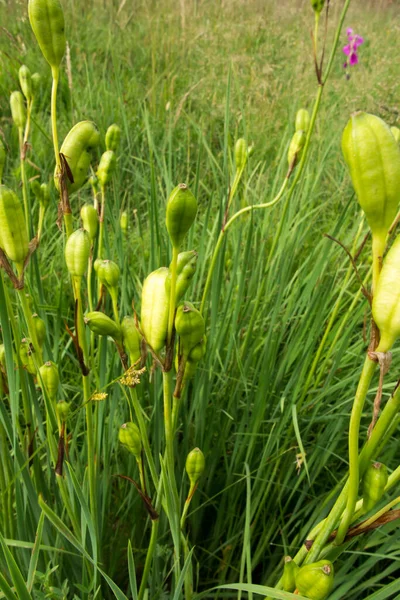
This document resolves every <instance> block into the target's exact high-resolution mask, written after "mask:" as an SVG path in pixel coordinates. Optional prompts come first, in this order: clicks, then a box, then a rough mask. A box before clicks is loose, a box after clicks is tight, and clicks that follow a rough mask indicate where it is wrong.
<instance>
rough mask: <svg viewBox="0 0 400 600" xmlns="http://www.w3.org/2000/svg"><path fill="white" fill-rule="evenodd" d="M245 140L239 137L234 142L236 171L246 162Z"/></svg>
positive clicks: (243, 166) (241, 168) (242, 167)
mask: <svg viewBox="0 0 400 600" xmlns="http://www.w3.org/2000/svg"><path fill="white" fill-rule="evenodd" d="M247 156H248V153H247V142H246V140H245V139H243V138H240V139H239V140H238V141H237V142H236V144H235V165H236V170H237V171H242V170H243V169H244V168H245V166H246V163H247Z"/></svg>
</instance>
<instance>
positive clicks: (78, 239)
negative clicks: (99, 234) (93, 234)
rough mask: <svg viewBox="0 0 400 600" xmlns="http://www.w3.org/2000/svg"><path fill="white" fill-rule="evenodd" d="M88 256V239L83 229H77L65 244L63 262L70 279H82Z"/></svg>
mask: <svg viewBox="0 0 400 600" xmlns="http://www.w3.org/2000/svg"><path fill="white" fill-rule="evenodd" d="M89 255H90V237H89V234H88V232H87V231H85V230H84V229H77V230H76V231H74V232H73V233H71V235H70V236H69V238H68V240H67V243H66V244H65V262H66V263H67V269H68V271H69V274H70V275H71V276H72V277H83V275H84V274H85V272H86V269H87V264H88V260H89Z"/></svg>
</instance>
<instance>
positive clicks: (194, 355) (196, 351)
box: [188, 335, 207, 364]
mask: <svg viewBox="0 0 400 600" xmlns="http://www.w3.org/2000/svg"><path fill="white" fill-rule="evenodd" d="M206 350H207V338H206V336H205V335H204V336H203V338H202V340H201V341H200V342H199V343H198V344H196V345H195V346H194V347H193V348H192V349H191V351H190V352H189V356H188V360H189V361H190V362H192V363H195V364H197V363H198V362H200V361H201V360H203V358H204V356H205V354H206Z"/></svg>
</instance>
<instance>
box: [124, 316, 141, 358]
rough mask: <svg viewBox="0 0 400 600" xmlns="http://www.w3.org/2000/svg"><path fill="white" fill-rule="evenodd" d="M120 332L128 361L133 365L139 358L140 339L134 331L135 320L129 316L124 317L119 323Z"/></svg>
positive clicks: (138, 334)
mask: <svg viewBox="0 0 400 600" xmlns="http://www.w3.org/2000/svg"><path fill="white" fill-rule="evenodd" d="M121 331H122V339H123V342H124V347H125V349H126V351H127V352H128V353H129V360H130V362H131V364H132V365H133V364H135V363H136V362H137V361H138V360H139V358H140V357H141V337H140V333H139V332H138V330H137V329H136V325H135V319H134V318H133V317H130V316H126V317H124V318H123V319H122V323H121Z"/></svg>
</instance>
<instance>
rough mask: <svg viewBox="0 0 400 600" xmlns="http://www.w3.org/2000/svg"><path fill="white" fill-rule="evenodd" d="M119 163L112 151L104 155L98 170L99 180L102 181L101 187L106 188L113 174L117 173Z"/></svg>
mask: <svg viewBox="0 0 400 600" xmlns="http://www.w3.org/2000/svg"><path fill="white" fill-rule="evenodd" d="M116 165H117V161H116V158H115V153H114V152H113V151H112V150H107V151H106V152H104V154H102V156H101V159H100V164H99V166H98V169H97V173H96V175H97V179H98V180H99V181H100V185H101V186H102V187H104V186H105V185H106V183H108V182H109V181H110V179H111V176H112V174H113V173H114V171H115V167H116Z"/></svg>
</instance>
